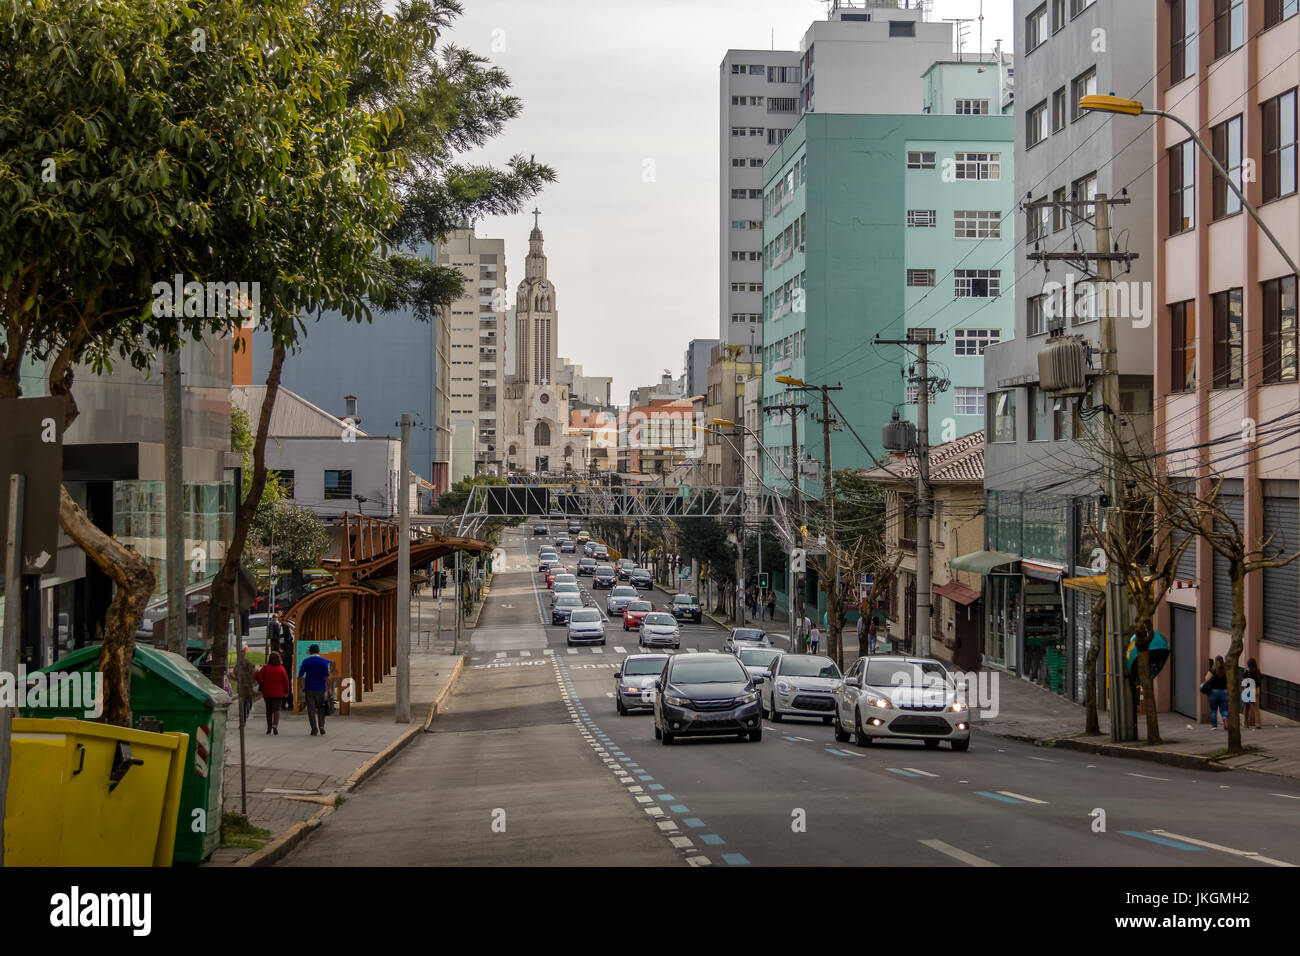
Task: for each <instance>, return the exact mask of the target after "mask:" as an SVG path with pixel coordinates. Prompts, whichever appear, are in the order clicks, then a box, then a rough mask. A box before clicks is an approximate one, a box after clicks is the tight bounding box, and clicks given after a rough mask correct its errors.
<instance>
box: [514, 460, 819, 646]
mask: <svg viewBox="0 0 1300 956" xmlns="http://www.w3.org/2000/svg"><path fill="white" fill-rule="evenodd" d="M793 480H794V479H791V481H793ZM505 656H506V652H505V651H497V657H505Z"/></svg>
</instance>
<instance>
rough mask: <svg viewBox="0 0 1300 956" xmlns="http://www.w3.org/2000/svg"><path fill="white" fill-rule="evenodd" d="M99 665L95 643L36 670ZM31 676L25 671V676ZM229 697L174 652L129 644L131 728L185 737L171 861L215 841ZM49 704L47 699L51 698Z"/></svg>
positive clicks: (193, 858)
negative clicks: (131, 658)
mask: <svg viewBox="0 0 1300 956" xmlns="http://www.w3.org/2000/svg"><path fill="white" fill-rule="evenodd" d="M98 666H99V646H98V645H93V646H90V647H83V648H81V649H79V650H76V651H73V652H72V653H71V654H69V655H67V656H66V657H64V658H63V659H62V660H60V661H59V662H58V663H56V664H54V665H53V666H51V667H47V668H44V670H42V671H38V672H36V673H53V672H57V673H67V674H75V673H80V672H82V671H92V670H95V669H96V668H97V667H98ZM32 676H34V674H29V675H28V679H29V680H30V678H31V677H32ZM230 702H231V698H230V695H229V694H227V693H226V692H225V691H223V690H222V689H221V688H220V687H218V686H216V685H215V684H213V683H212V682H211V681H209V680H208V679H207V678H206V677H204V676H203V674H201V673H200V672H199V670H198V668H196V667H195V666H194V665H193V664H191V663H189V662H188V661H186V660H185V659H184V658H183V657H180V656H179V655H176V654H172V653H170V652H168V651H164V650H159V649H158V648H156V647H149V646H147V645H143V644H137V645H136V646H135V659H134V663H133V666H132V668H131V726H132V727H134V728H135V729H136V730H146V731H152V732H154V733H170V732H178V733H183V734H188V735H189V752H188V753H187V754H186V759H185V780H184V783H183V784H182V786H181V805H180V813H179V814H178V815H177V818H176V852H175V856H174V857H173V860H174V861H175V862H177V863H199V862H202V861H203V860H205V859H207V858H208V856H210V855H211V853H212V851H213V850H215V849H216V848H217V846H218V845H219V844H220V843H221V786H222V777H223V773H222V772H223V770H224V769H225V757H226V712H227V708H228V707H229V706H230ZM51 703H52V702H51ZM23 716H24V717H76V718H81V719H84V717H85V712H84V710H83V709H81V708H80V707H73V708H68V709H60V708H58V707H51V706H48V704H47V705H46V706H42V707H39V708H33V707H27V708H26V709H24V711H23Z"/></svg>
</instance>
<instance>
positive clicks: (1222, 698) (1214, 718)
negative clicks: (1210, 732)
mask: <svg viewBox="0 0 1300 956" xmlns="http://www.w3.org/2000/svg"><path fill="white" fill-rule="evenodd" d="M1201 690H1202V691H1204V692H1205V693H1206V694H1207V695H1208V696H1209V698H1210V726H1211V727H1213V728H1214V729H1215V730H1218V729H1219V714H1220V713H1222V714H1223V729H1224V730H1227V729H1228V673H1227V670H1226V668H1225V667H1224V664H1223V658H1222V657H1216V658H1215V659H1214V660H1212V661H1210V662H1209V668H1208V669H1207V670H1206V672H1205V680H1204V681H1203V682H1202V683H1201Z"/></svg>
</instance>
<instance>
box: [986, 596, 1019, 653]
mask: <svg viewBox="0 0 1300 956" xmlns="http://www.w3.org/2000/svg"><path fill="white" fill-rule="evenodd" d="M984 581H985V588H984V591H985V595H986V597H987V600H988V606H987V611H986V615H987V618H986V621H985V628H984V633H985V640H984V651H985V655H984V656H985V657H986V658H988V660H989V661H990V662H991V663H994V664H998V665H1000V666H1002V667H1006V668H1009V669H1012V670H1014V669H1015V666H1016V640H1017V635H1018V634H1019V633H1020V591H1021V584H1022V581H1023V578H1021V577H1020V575H1018V574H1014V575H1013V574H990V575H987V576H986V577H985V578H984Z"/></svg>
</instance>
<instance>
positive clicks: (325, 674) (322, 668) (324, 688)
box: [298, 644, 330, 737]
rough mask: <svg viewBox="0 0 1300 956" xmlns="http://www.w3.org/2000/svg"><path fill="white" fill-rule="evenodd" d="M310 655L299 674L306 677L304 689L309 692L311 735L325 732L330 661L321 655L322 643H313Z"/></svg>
mask: <svg viewBox="0 0 1300 956" xmlns="http://www.w3.org/2000/svg"><path fill="white" fill-rule="evenodd" d="M307 654H308V656H307V657H306V658H304V659H303V662H302V664H301V665H299V667H298V676H299V677H303V678H306V684H305V685H304V686H303V690H304V691H306V694H307V720H308V721H309V722H310V723H311V735H312V736H313V737H315V736H316V734H317V732H318V731H319V733H321V734H322V735H323V734H324V733H325V695H326V694H328V693H329V677H330V662H329V659H328V658H326V657H321V656H320V645H319V644H313V645H312V646H311V647H309V648H308V649H307Z"/></svg>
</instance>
